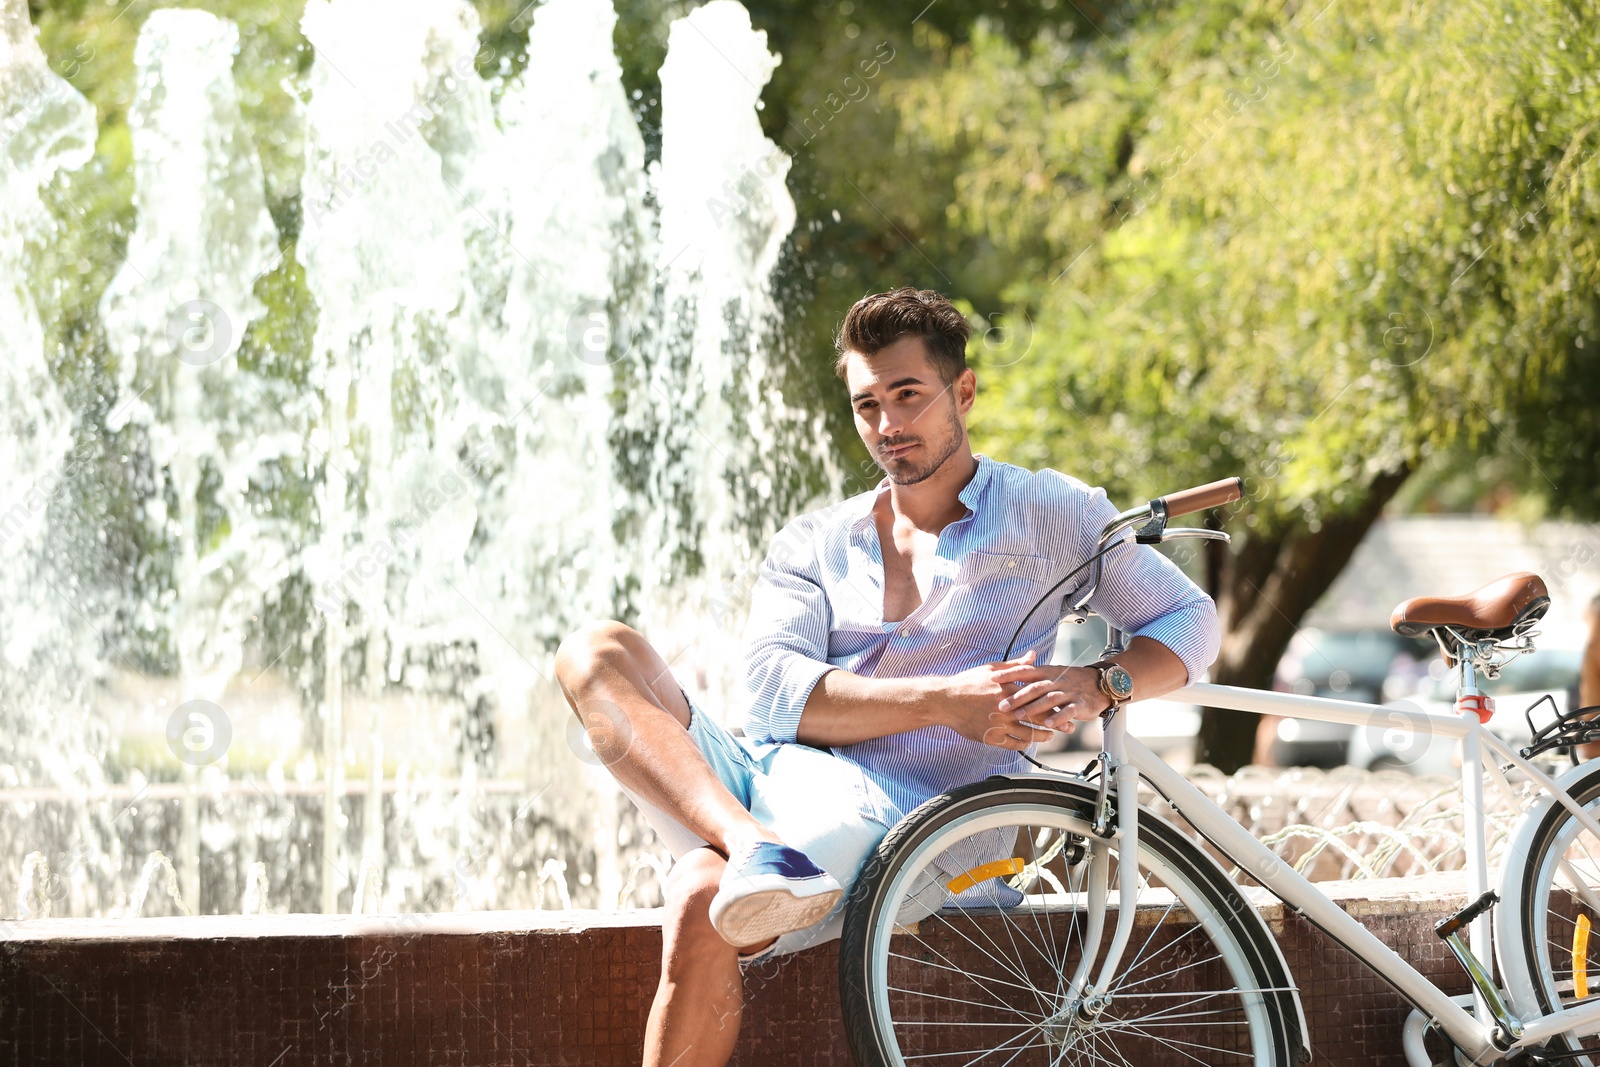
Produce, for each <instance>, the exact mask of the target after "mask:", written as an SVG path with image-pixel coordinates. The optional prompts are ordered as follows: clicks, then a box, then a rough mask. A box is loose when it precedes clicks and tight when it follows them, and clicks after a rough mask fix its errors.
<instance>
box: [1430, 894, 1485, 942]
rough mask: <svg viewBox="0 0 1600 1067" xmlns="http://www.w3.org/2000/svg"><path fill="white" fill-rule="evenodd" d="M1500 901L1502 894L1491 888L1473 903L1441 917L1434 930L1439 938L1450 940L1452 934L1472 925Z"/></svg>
mask: <svg viewBox="0 0 1600 1067" xmlns="http://www.w3.org/2000/svg"><path fill="white" fill-rule="evenodd" d="M1498 903H1500V895H1499V894H1498V893H1496V892H1495V891H1494V890H1492V889H1491V890H1489V891H1488V892H1487V893H1485V894H1484V895H1483V896H1481V897H1479V898H1478V899H1477V900H1474V901H1473V902H1472V903H1471V904H1468V905H1467V906H1466V907H1464V908H1462V909H1461V910H1460V911H1458V912H1456V913H1455V914H1454V915H1452V916H1450V918H1448V919H1441V920H1439V921H1438V922H1437V923H1435V924H1434V927H1433V932H1434V934H1436V935H1437V936H1438V938H1439V940H1441V941H1444V940H1448V939H1449V937H1450V935H1451V934H1454V933H1459V932H1460V931H1461V928H1462V927H1464V926H1470V925H1471V924H1472V920H1474V919H1476V918H1477V917H1478V916H1480V915H1482V914H1483V913H1484V912H1486V911H1488V910H1489V909H1490V908H1492V907H1494V906H1495V905H1496V904H1498Z"/></svg>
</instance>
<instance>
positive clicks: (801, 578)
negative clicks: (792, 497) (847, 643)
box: [744, 520, 834, 741]
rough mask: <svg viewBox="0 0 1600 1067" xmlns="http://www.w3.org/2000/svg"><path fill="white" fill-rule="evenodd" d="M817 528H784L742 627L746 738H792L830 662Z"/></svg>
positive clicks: (793, 525)
mask: <svg viewBox="0 0 1600 1067" xmlns="http://www.w3.org/2000/svg"><path fill="white" fill-rule="evenodd" d="M813 533H814V530H813V529H812V528H811V526H810V524H809V523H806V522H805V521H804V520H797V521H796V522H795V523H791V524H790V525H789V526H788V527H785V528H784V530H783V532H782V533H780V534H779V535H778V537H777V538H776V539H775V540H774V542H773V547H772V551H771V552H769V553H768V555H767V558H766V559H765V560H764V561H763V562H762V564H761V573H760V577H759V578H758V579H757V580H756V586H755V589H754V591H753V592H752V593H751V597H750V616H749V621H748V622H747V623H746V625H745V642H744V661H745V686H746V688H747V689H748V691H749V695H750V704H749V708H748V710H747V711H746V712H745V720H744V731H745V734H746V736H748V737H751V738H754V739H755V740H758V741H794V740H796V739H797V735H798V734H799V731H800V713H801V712H803V711H804V710H805V706H806V700H807V699H809V698H810V696H811V690H813V689H815V688H816V685H817V682H818V681H819V680H821V678H822V676H823V675H824V674H827V673H828V672H829V671H831V670H833V669H834V668H833V666H832V664H830V663H828V661H827V657H828V632H829V630H830V628H831V624H832V609H831V608H830V607H829V604H828V596H827V592H826V591H825V590H824V588H823V585H822V569H821V566H820V564H819V563H818V561H817V553H816V544H815V539H814V537H813V536H812V535H813Z"/></svg>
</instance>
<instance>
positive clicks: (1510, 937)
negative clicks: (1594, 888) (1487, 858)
mask: <svg viewBox="0 0 1600 1067" xmlns="http://www.w3.org/2000/svg"><path fill="white" fill-rule="evenodd" d="M1596 773H1600V765H1597V764H1595V763H1594V762H1592V761H1591V762H1588V763H1580V764H1578V765H1577V766H1576V767H1573V768H1570V769H1569V770H1567V771H1566V772H1564V773H1563V774H1562V775H1561V776H1560V777H1559V778H1557V779H1556V785H1558V786H1560V787H1561V790H1562V791H1563V792H1566V793H1571V791H1572V787H1573V786H1575V785H1576V784H1577V783H1578V782H1580V781H1582V780H1584V779H1586V778H1590V777H1592V776H1593V775H1595V774H1596ZM1559 803H1560V801H1558V800H1556V798H1555V796H1554V795H1553V794H1551V793H1540V794H1539V796H1538V798H1537V799H1536V800H1534V802H1533V803H1532V804H1530V805H1529V806H1528V808H1527V810H1526V811H1525V812H1524V813H1523V815H1522V818H1521V819H1519V820H1518V821H1517V825H1516V827H1515V828H1514V829H1513V830H1512V831H1511V838H1510V844H1508V845H1507V846H1506V851H1505V852H1504V854H1503V855H1502V856H1501V859H1500V887H1499V888H1500V903H1499V904H1498V905H1497V906H1496V907H1495V911H1496V912H1497V913H1498V914H1497V915H1496V916H1495V923H1494V954H1495V957H1496V959H1498V960H1499V962H1500V975H1501V981H1502V982H1504V983H1505V992H1506V995H1507V996H1508V997H1510V999H1511V1006H1512V1008H1513V1009H1514V1010H1515V1011H1516V1013H1517V1014H1518V1015H1519V1016H1520V1017H1522V1018H1524V1019H1533V1018H1537V1017H1538V1016H1539V1015H1540V1014H1542V1012H1541V1010H1540V1008H1539V997H1538V994H1537V993H1536V992H1535V991H1534V986H1533V976H1532V975H1531V974H1529V973H1528V968H1527V967H1526V966H1524V962H1523V961H1525V960H1526V959H1527V954H1526V946H1525V945H1523V943H1522V924H1521V922H1519V921H1517V917H1518V916H1520V915H1521V914H1522V909H1523V907H1524V902H1523V891H1522V889H1523V869H1524V867H1525V866H1526V865H1527V863H1528V862H1529V858H1530V855H1531V853H1532V851H1533V845H1534V837H1535V835H1537V834H1538V832H1539V827H1540V825H1541V824H1542V823H1543V822H1544V820H1545V817H1546V816H1547V815H1549V813H1550V810H1551V809H1552V808H1554V807H1555V806H1556V805H1557V804H1559Z"/></svg>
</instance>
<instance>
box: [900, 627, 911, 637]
mask: <svg viewBox="0 0 1600 1067" xmlns="http://www.w3.org/2000/svg"><path fill="white" fill-rule="evenodd" d="M900 636H901V637H910V636H911V627H909V626H902V627H900Z"/></svg>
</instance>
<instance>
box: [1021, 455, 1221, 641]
mask: <svg viewBox="0 0 1600 1067" xmlns="http://www.w3.org/2000/svg"><path fill="white" fill-rule="evenodd" d="M1242 496H1244V479H1243V478H1224V479H1222V480H1221V481H1217V482H1208V483H1206V484H1205V485H1197V486H1195V487H1194V488H1193V489H1180V490H1179V491H1178V492H1176V493H1168V494H1167V495H1166V496H1160V497H1156V498H1155V499H1154V500H1152V501H1150V502H1149V503H1148V504H1145V505H1143V506H1141V507H1137V508H1134V509H1132V510H1131V511H1124V512H1123V513H1122V514H1120V515H1118V516H1117V517H1116V518H1114V519H1112V520H1111V521H1110V522H1108V523H1106V528H1105V530H1104V531H1103V532H1102V533H1101V535H1100V544H1099V547H1098V548H1097V549H1096V551H1095V553H1094V555H1092V556H1090V557H1089V558H1088V559H1086V560H1084V561H1083V562H1082V563H1080V564H1079V565H1078V566H1077V567H1075V568H1073V570H1072V572H1071V573H1069V574H1068V575H1067V576H1066V577H1065V578H1062V579H1061V580H1060V581H1058V582H1056V584H1055V585H1052V586H1051V587H1050V588H1049V590H1047V591H1046V592H1045V594H1044V596H1042V597H1040V598H1039V599H1038V600H1037V601H1036V602H1035V603H1034V605H1033V607H1031V608H1029V609H1028V613H1027V614H1026V615H1024V616H1023V617H1022V621H1021V622H1019V623H1017V628H1016V629H1015V630H1013V631H1012V633H1011V640H1010V641H1007V642H1006V650H1005V652H1003V653H1002V654H1001V656H1000V658H1001V659H1003V660H1004V659H1010V658H1011V649H1012V648H1013V647H1014V646H1015V645H1016V643H1017V638H1019V637H1021V636H1022V628H1023V627H1024V626H1026V625H1027V624H1028V620H1029V619H1031V618H1033V613H1034V612H1036V611H1038V610H1039V608H1041V607H1042V606H1043V605H1044V602H1045V601H1047V600H1049V599H1050V597H1051V596H1053V595H1054V594H1055V591H1056V590H1057V589H1060V588H1061V587H1062V586H1063V585H1066V584H1067V582H1069V581H1071V580H1072V579H1073V578H1076V577H1077V576H1078V575H1080V574H1082V573H1083V572H1084V571H1085V570H1090V569H1091V568H1092V571H1091V574H1090V578H1089V581H1088V582H1087V583H1086V585H1085V588H1084V589H1082V590H1080V591H1079V592H1080V594H1081V595H1080V596H1079V597H1078V599H1077V600H1076V601H1075V602H1073V603H1072V604H1071V606H1070V608H1069V610H1070V611H1073V612H1081V611H1083V610H1084V608H1085V607H1086V606H1087V604H1088V603H1089V598H1090V597H1092V596H1093V595H1094V593H1095V590H1096V589H1097V588H1098V587H1099V585H1100V564H1101V561H1102V560H1104V558H1105V555H1106V553H1107V552H1109V551H1111V549H1113V548H1115V547H1116V546H1117V545H1121V544H1126V543H1127V542H1126V541H1120V540H1114V539H1115V538H1116V537H1117V536H1118V535H1119V534H1121V533H1122V532H1123V531H1125V530H1126V529H1128V528H1129V527H1130V526H1132V525H1134V524H1135V523H1137V522H1141V521H1143V520H1146V519H1148V520H1150V521H1149V522H1148V523H1147V524H1146V527H1145V528H1144V530H1143V531H1141V532H1148V531H1150V530H1151V529H1152V528H1153V530H1154V532H1153V534H1152V540H1150V541H1148V542H1145V543H1149V544H1156V543H1159V542H1161V541H1162V540H1166V539H1167V538H1170V537H1172V536H1173V535H1175V534H1176V535H1184V536H1191V537H1211V538H1215V539H1217V540H1221V541H1226V540H1227V539H1228V535H1227V534H1225V533H1220V532H1213V531H1209V530H1176V531H1168V530H1167V529H1166V525H1167V520H1168V519H1169V518H1173V517H1175V516H1178V515H1189V514H1192V513H1193V512H1196V511H1204V510H1205V509H1207V508H1214V507H1216V506H1217V505H1219V504H1231V503H1232V502H1233V501H1235V500H1238V499H1239V498H1240V497H1242ZM1140 540H1142V537H1141V538H1140ZM1078 621H1079V622H1082V621H1083V620H1082V619H1081V618H1080V619H1079V620H1078Z"/></svg>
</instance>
